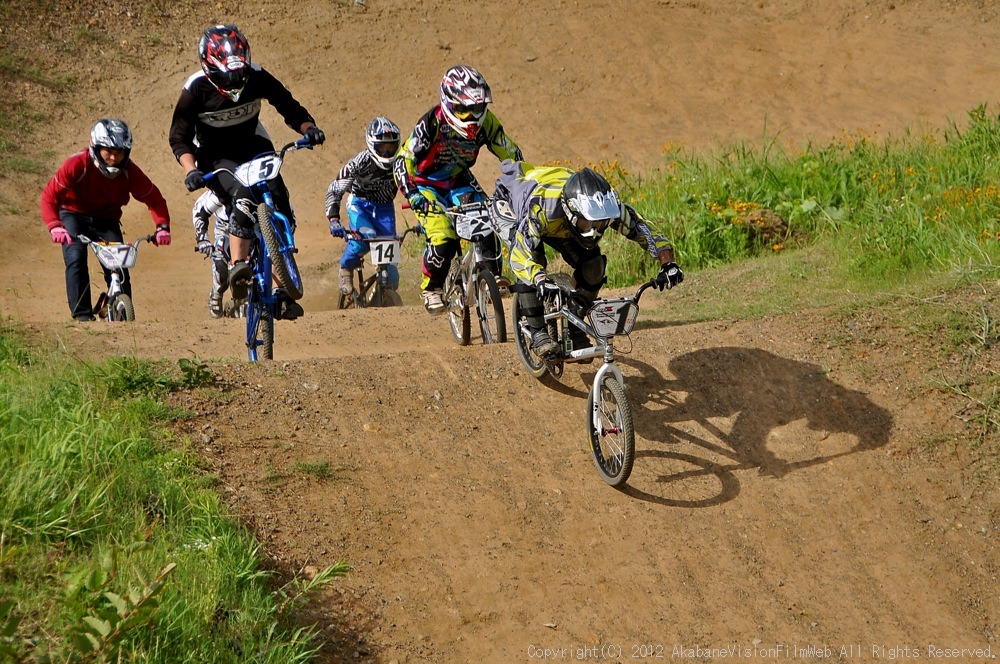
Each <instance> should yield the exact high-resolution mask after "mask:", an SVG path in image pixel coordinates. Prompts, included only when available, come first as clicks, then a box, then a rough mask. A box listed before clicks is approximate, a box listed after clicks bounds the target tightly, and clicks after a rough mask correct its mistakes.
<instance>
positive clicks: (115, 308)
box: [108, 293, 135, 321]
mask: <svg viewBox="0 0 1000 664" xmlns="http://www.w3.org/2000/svg"><path fill="white" fill-rule="evenodd" d="M108 315H109V316H110V318H111V320H113V321H126V320H135V307H134V306H133V305H132V298H130V297H129V296H128V295H126V294H125V293H119V294H118V295H115V296H114V298H112V299H111V301H110V302H108Z"/></svg>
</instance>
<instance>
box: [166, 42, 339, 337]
mask: <svg viewBox="0 0 1000 664" xmlns="http://www.w3.org/2000/svg"><path fill="white" fill-rule="evenodd" d="M198 57H199V60H200V62H201V71H199V72H196V73H194V74H192V75H191V76H190V77H189V78H188V79H187V81H186V82H185V83H184V89H183V90H181V94H180V97H179V98H178V100H177V105H176V107H175V108H174V115H173V120H172V121H171V124H170V148H171V149H172V150H173V153H174V157H176V159H177V161H178V163H180V165H181V167H182V168H183V169H184V173H185V177H184V184H185V186H186V187H187V189H188V191H196V190H198V189H200V188H201V187H204V186H205V173H206V172H208V171H213V170H215V169H217V168H220V167H225V168H228V169H229V170H235V169H236V167H237V166H239V165H240V164H242V163H244V162H247V161H249V160H251V159H253V158H254V157H256V156H257V155H259V154H261V153H262V152H268V151H271V150H274V144H273V143H272V142H271V138H270V136H268V133H267V131H266V130H265V129H264V126H263V125H262V124H261V123H260V110H261V101H262V100H267V101H268V102H269V103H270V104H271V105H272V106H273V107H274V108H275V110H277V111H278V113H279V114H280V115H281V117H282V118H283V119H284V120H285V122H286V123H287V124H288V126H289V127H291V128H292V129H294V130H295V131H297V132H299V133H301V134H303V135H304V136H305V137H306V138H308V139H309V140H310V142H311V143H312V144H313V145H320V144H321V143H323V141H324V140H325V138H326V137H325V136H324V134H323V132H322V131H320V129H319V128H318V127H317V126H316V124H315V122H314V121H313V118H312V116H311V115H309V113H308V111H306V109H305V108H304V107H303V106H302V105H301V104H300V103H299V102H298V101H296V100H295V98H294V97H292V94H291V93H290V92H289V91H288V89H287V88H286V87H285V86H284V85H282V84H281V82H280V81H278V79H276V78H275V77H274V76H272V75H271V74H270V72H268V71H267V70H266V69H264V68H263V67H261V66H260V65H258V64H256V63H253V62H251V60H250V44H249V43H248V42H247V39H246V37H244V36H243V33H242V32H240V31H239V29H238V28H237V27H236V26H235V25H216V26H214V27H211V28H208V29H207V30H205V33H204V35H202V38H201V41H200V42H199V45H198ZM215 183H216V184H213V190H214V191H215V192H216V194H218V195H219V198H220V199H221V200H222V201H223V203H225V204H226V206H227V207H229V208H230V210H231V215H230V229H229V233H230V249H231V252H232V256H231V260H232V262H231V263H230V266H229V267H230V269H229V285H230V287H231V288H232V292H233V297H234V298H236V299H242V298H244V297H246V293H247V286H248V282H249V279H250V277H251V275H252V273H253V271H252V270H251V269H250V266H249V265H248V264H247V262H246V261H247V257H248V256H249V254H250V244H251V240H252V238H253V235H254V230H253V229H254V211H255V207H256V206H255V205H254V204H253V201H252V199H251V197H250V193H249V191H248V190H247V188H246V187H244V186H242V185H241V184H240V183H239V182H238V181H237V180H236V179H235V178H234V177H232V176H231V175H229V174H228V173H221V174H220V175H219V177H218V179H217V180H216V181H215ZM269 186H270V187H271V191H272V193H273V194H274V202H275V205H276V206H277V207H278V209H279V210H281V211H282V212H284V213H285V214H287V215H288V218H289V219H291V220H292V223H293V225H294V216H293V215H292V211H291V206H290V204H289V202H288V190H287V189H286V188H285V185H284V182H283V181H282V180H281V178H280V176H279V177H278V178H275V179H274V180H271V181H270V182H269ZM277 295H278V297H279V300H280V301H281V303H282V305H281V310H280V311H279V315H280V317H281V318H286V319H293V318H298V317H299V316H301V315H302V307H301V306H300V305H299V304H298V303H297V302H294V301H293V300H291V298H290V297H288V295H287V294H285V292H284V289H278V291H277Z"/></svg>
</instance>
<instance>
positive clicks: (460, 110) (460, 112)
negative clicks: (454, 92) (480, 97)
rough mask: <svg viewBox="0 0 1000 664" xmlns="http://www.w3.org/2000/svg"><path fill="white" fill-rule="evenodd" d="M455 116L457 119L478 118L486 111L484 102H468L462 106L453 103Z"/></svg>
mask: <svg viewBox="0 0 1000 664" xmlns="http://www.w3.org/2000/svg"><path fill="white" fill-rule="evenodd" d="M454 113H455V117H456V118H458V119H459V120H470V119H473V120H478V119H479V118H481V117H483V114H484V113H486V102H480V103H478V104H470V105H468V106H464V105H462V104H455V111H454Z"/></svg>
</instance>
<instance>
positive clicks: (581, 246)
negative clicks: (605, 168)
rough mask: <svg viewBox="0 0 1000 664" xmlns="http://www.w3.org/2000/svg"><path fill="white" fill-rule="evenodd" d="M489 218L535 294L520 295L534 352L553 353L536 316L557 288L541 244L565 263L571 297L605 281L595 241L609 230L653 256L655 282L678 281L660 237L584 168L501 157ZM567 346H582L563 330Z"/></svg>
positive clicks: (589, 294) (576, 335)
mask: <svg viewBox="0 0 1000 664" xmlns="http://www.w3.org/2000/svg"><path fill="white" fill-rule="evenodd" d="M500 172H501V173H502V175H501V176H500V178H499V179H498V180H497V187H496V192H495V193H494V194H493V197H492V198H491V199H490V205H489V208H490V216H491V218H492V220H493V222H494V224H495V225H496V226H497V228H498V229H499V233H498V235H499V236H500V239H501V240H502V241H503V242H504V243H506V244H507V245H508V246H509V247H510V264H511V269H512V271H513V273H514V276H515V277H516V278H517V280H518V281H519V282H522V283H525V284H530V285H533V286H535V288H536V291H534V292H526V293H521V294H520V296H521V297H522V298H523V300H522V301H523V302H524V313H525V318H526V319H527V321H528V325H530V327H531V330H532V335H531V349H532V350H533V351H534V352H535V353H537V354H538V355H539V356H541V357H548V356H551V355H553V354H555V353H556V352H558V351H559V345H558V344H557V343H556V342H555V341H553V340H552V338H551V337H550V336H549V333H548V332H547V331H546V329H545V324H544V321H543V319H542V315H543V312H544V310H543V307H542V302H541V299H540V298H545V297H547V296H549V295H550V294H553V293H554V292H556V291H558V287H557V286H556V284H555V283H554V282H553V281H552V280H551V279H549V277H548V275H547V274H546V272H545V269H546V258H545V245H546V244H547V245H549V246H550V247H552V248H553V249H555V250H556V251H557V252H559V254H560V255H561V256H562V257H563V259H564V260H565V261H566V262H567V263H568V264H569V265H570V267H572V268H573V278H574V281H575V283H576V290H577V292H578V293H579V294H581V295H583V296H584V297H586V298H588V299H589V300H591V301H593V300H594V299H596V298H597V294H598V292H599V291H600V289H601V286H603V285H604V282H605V281H606V278H605V268H606V266H607V258H606V257H605V256H604V255H603V254H602V253H601V249H600V246H599V242H600V240H601V236H602V235H603V234H604V232H605V231H606V230H607V229H608V228H614V229H615V230H616V231H618V232H619V233H621V234H622V235H624V236H625V237H626V238H628V239H629V240H632V241H634V242H636V243H638V244H640V245H641V246H643V247H645V249H646V251H648V252H649V254H650V256H652V257H654V258H656V259H658V260H659V261H660V265H661V268H660V274H659V275H658V276H657V283H658V284H659V285H660V288H661V289H662V288H663V287H667V288H672V287H674V286H676V285H677V284H679V283H680V282H681V281H683V280H684V273H683V272H681V270H680V268H679V267H678V266H677V264H676V263H675V262H674V250H673V248H672V247H671V246H670V244H669V243H668V242H667V240H666V239H665V238H663V237H660V236H658V235H653V233H652V231H651V230H650V228H649V225H648V224H647V222H646V220H645V219H643V218H642V217H641V216H640V215H639V213H638V212H636V211H635V209H634V208H632V207H631V206H630V205H626V204H624V203H622V202H621V199H620V197H619V195H618V192H616V191H615V190H614V189H613V188H612V187H611V185H610V184H609V183H608V181H607V180H606V179H605V178H604V177H603V176H602V175H601V174H599V173H597V172H596V171H594V170H593V169H590V168H584V169H583V170H580V171H577V172H574V171H572V170H570V169H568V168H562V167H535V166H532V165H531V164H527V163H524V162H516V163H515V162H511V161H504V162H503V163H502V164H500ZM570 332H571V335H572V342H573V347H574V348H583V347H585V346H589V345H590V340H589V339H588V338H587V335H585V334H583V333H582V332H581V331H579V330H577V328H576V327H571V329H570Z"/></svg>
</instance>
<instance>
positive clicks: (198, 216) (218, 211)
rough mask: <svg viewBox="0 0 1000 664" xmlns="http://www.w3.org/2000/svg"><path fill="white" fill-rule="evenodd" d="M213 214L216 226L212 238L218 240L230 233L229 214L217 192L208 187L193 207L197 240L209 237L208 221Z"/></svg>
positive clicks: (192, 218) (192, 216) (193, 220)
mask: <svg viewBox="0 0 1000 664" xmlns="http://www.w3.org/2000/svg"><path fill="white" fill-rule="evenodd" d="M213 216H215V226H214V227H213V229H212V238H213V239H214V240H218V239H219V238H220V237H222V236H224V235H228V234H229V214H228V213H227V212H226V206H225V205H223V204H222V201H220V200H219V197H218V196H216V195H215V192H214V191H212V190H210V189H208V190H206V191H205V192H204V193H202V195H201V196H199V197H198V200H196V201H195V202H194V207H193V208H192V209H191V222H192V223H193V224H194V239H195V241H198V242H200V241H201V240H207V239H208V222H209V220H210V219H211V218H212V217H213Z"/></svg>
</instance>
